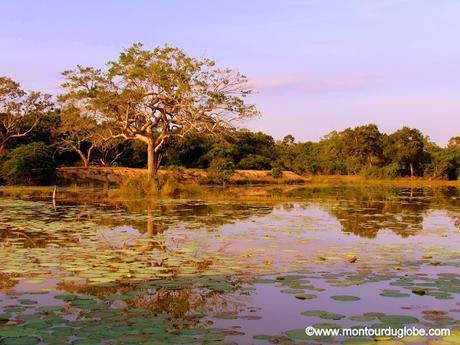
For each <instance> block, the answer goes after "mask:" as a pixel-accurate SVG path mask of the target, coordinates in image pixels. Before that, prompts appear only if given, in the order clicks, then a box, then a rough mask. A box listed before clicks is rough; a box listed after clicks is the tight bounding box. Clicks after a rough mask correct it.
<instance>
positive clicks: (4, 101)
mask: <svg viewBox="0 0 460 345" xmlns="http://www.w3.org/2000/svg"><path fill="white" fill-rule="evenodd" d="M107 131H110V128H108V127H107V123H100V122H98V121H97V119H95V118H91V117H85V116H81V115H80V114H78V113H77V112H73V111H68V110H67V111H63V108H62V106H61V104H60V103H53V102H52V100H51V97H50V96H47V95H44V94H41V93H38V92H29V93H27V92H25V91H23V90H22V89H21V88H20V86H19V84H17V83H15V82H14V81H12V80H11V79H9V78H5V77H3V78H0V165H1V177H2V182H3V183H11V184H21V183H26V184H33V183H48V182H50V180H51V179H52V176H53V171H54V168H55V167H56V166H73V165H80V166H88V165H101V166H125V167H136V168H142V167H146V165H147V157H148V155H147V148H148V147H147V146H146V145H145V144H144V143H143V142H141V141H136V140H125V139H124V138H122V137H117V136H113V137H110V138H108V137H107V136H106V133H107ZM157 154H158V156H159V161H158V162H159V164H160V162H161V166H163V167H170V168H172V167H185V168H203V169H206V168H209V167H210V166H211V167H212V166H213V165H214V166H216V165H218V166H225V169H230V170H231V169H258V170H268V171H270V170H271V171H272V173H273V175H276V172H277V171H278V172H279V171H281V170H291V171H294V172H296V173H298V174H301V175H307V174H353V175H358V174H359V175H364V176H373V177H391V178H392V177H399V176H424V177H427V178H434V179H451V180H456V179H459V173H460V137H458V136H457V137H453V138H451V139H450V140H449V144H448V146H447V147H445V148H441V147H439V146H437V145H436V144H435V143H433V142H431V141H430V140H429V138H428V137H427V136H425V135H424V134H422V133H421V132H420V131H419V130H417V129H414V128H408V127H403V128H401V129H399V130H397V131H396V132H394V133H391V134H384V133H381V132H380V131H379V129H378V127H377V126H376V125H373V124H369V125H365V126H359V127H355V128H347V129H345V130H344V131H341V132H336V131H334V132H331V133H329V134H328V135H326V136H324V137H323V138H322V139H321V140H319V141H318V142H311V141H307V142H296V140H295V138H294V137H293V136H292V135H287V136H286V137H285V138H284V139H283V140H281V141H275V140H274V139H273V137H271V136H270V135H268V134H265V133H262V132H251V131H248V130H232V129H228V130H226V131H225V132H221V133H220V134H219V135H217V136H216V135H209V134H206V133H200V132H197V131H191V132H189V133H180V132H178V133H177V135H171V136H170V138H169V140H168V141H167V143H166V144H165V145H164V146H162V148H161V150H159V151H158V152H157Z"/></svg>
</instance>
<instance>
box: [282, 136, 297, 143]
mask: <svg viewBox="0 0 460 345" xmlns="http://www.w3.org/2000/svg"><path fill="white" fill-rule="evenodd" d="M294 143H295V138H294V136H293V135H292V134H288V135H286V136H285V137H284V138H283V144H284V145H294Z"/></svg>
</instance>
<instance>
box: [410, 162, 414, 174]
mask: <svg viewBox="0 0 460 345" xmlns="http://www.w3.org/2000/svg"><path fill="white" fill-rule="evenodd" d="M409 166H410V177H414V163H412V162H410V163H409Z"/></svg>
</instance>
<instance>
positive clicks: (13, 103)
mask: <svg viewBox="0 0 460 345" xmlns="http://www.w3.org/2000/svg"><path fill="white" fill-rule="evenodd" d="M52 109H53V103H52V102H51V96H50V95H46V94H42V93H40V92H25V91H23V90H22V89H21V88H20V85H19V83H17V82H15V81H13V80H11V79H10V78H8V77H0V153H2V152H4V151H5V150H6V148H7V144H8V143H9V142H10V141H11V140H12V139H13V138H20V137H25V136H26V135H28V134H29V133H30V132H31V131H32V130H33V129H34V128H35V127H36V126H37V124H38V123H39V122H40V120H41V119H42V117H43V116H44V115H45V114H46V113H48V112H49V111H51V110H52Z"/></svg>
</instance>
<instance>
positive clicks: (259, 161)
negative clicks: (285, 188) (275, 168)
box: [238, 154, 271, 170]
mask: <svg viewBox="0 0 460 345" xmlns="http://www.w3.org/2000/svg"><path fill="white" fill-rule="evenodd" d="M270 168H271V160H270V158H268V157H264V156H261V155H254V154H251V155H249V156H247V157H245V158H243V159H241V160H240V161H239V162H238V169H243V170H251V169H252V170H269V169H270Z"/></svg>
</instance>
